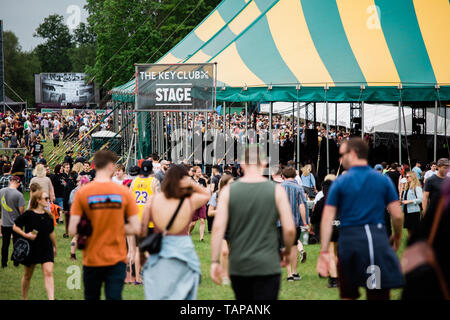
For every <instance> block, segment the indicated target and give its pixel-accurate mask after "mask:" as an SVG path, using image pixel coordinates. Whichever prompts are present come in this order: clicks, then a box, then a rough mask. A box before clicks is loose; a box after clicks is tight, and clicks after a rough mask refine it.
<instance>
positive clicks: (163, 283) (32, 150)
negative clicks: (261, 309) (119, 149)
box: [0, 112, 450, 300]
mask: <svg viewBox="0 0 450 320" xmlns="http://www.w3.org/2000/svg"><path fill="white" fill-rule="evenodd" d="M202 117H204V115H203V114H197V115H196V116H195V119H194V121H204V118H202ZM227 117H230V119H228V120H227V125H230V126H231V128H232V131H233V134H235V135H236V138H242V137H241V134H242V133H243V130H242V128H245V126H246V123H245V118H243V117H242V114H241V115H237V114H236V115H235V116H228V115H227ZM2 119H3V121H2V122H1V125H0V130H2V131H1V136H2V137H9V138H8V139H4V141H8V143H9V144H8V145H7V146H8V147H10V148H20V147H24V148H25V149H26V152H25V153H22V152H21V151H20V150H15V153H14V157H13V159H12V161H11V162H10V161H9V159H8V157H6V156H5V157H3V159H2V160H1V161H0V167H1V172H2V173H3V174H2V176H1V177H0V187H1V189H0V198H1V213H2V217H1V218H2V220H1V225H2V228H1V231H2V268H6V267H7V266H8V261H9V260H10V259H11V258H10V256H9V252H10V251H9V250H10V246H11V238H12V242H13V246H14V250H13V256H12V258H13V259H12V260H13V264H14V265H15V266H18V265H19V264H22V265H24V275H23V278H22V283H21V286H22V297H23V298H24V299H26V298H27V297H28V291H29V287H30V283H31V278H32V275H33V272H34V269H35V266H36V265H37V264H41V265H42V270H43V273H44V279H45V289H46V291H47V295H48V298H49V299H54V298H55V290H54V279H53V265H54V260H55V256H56V254H57V243H58V241H70V243H71V252H70V256H68V257H65V258H67V259H72V260H77V259H78V257H77V250H82V252H83V257H82V263H83V281H84V296H85V299H87V300H98V299H100V295H101V294H100V293H101V288H102V286H104V289H105V297H106V299H113V300H115V299H121V298H122V291H123V288H124V285H126V284H134V285H136V286H140V285H142V286H143V291H144V293H145V297H146V299H152V300H154V299H196V298H197V292H198V288H199V285H200V277H201V268H200V261H199V259H198V257H197V254H196V251H195V246H194V243H193V241H192V236H191V235H192V232H193V230H194V228H195V227H196V225H197V223H198V224H199V226H198V227H199V228H198V229H199V240H200V241H205V233H206V232H209V233H211V261H210V263H211V278H212V280H213V281H214V282H216V283H217V284H219V285H231V287H232V289H233V291H234V293H235V297H236V299H239V300H248V299H277V298H278V293H279V290H280V282H281V281H282V279H281V268H282V267H283V268H284V267H286V272H287V278H286V279H285V280H286V281H288V282H296V281H301V279H302V277H301V269H302V268H301V267H299V262H300V263H302V262H304V261H305V260H306V257H307V252H306V251H307V247H305V244H308V243H317V242H319V243H320V247H321V249H320V253H319V257H318V264H317V271H318V273H319V276H320V277H324V278H328V287H329V288H336V287H338V288H339V290H340V296H341V298H343V299H357V298H358V297H359V291H358V288H359V287H365V288H366V290H367V297H368V299H389V297H390V289H392V288H401V287H404V288H405V289H404V297H411V296H414V295H416V296H420V291H421V287H420V285H421V284H417V283H414V282H411V281H410V278H408V277H407V275H406V276H405V275H403V274H402V269H401V265H400V262H399V259H398V258H397V255H396V254H395V251H396V250H398V248H399V246H400V243H401V241H402V233H403V232H402V229H403V228H405V229H407V230H408V239H406V241H407V242H408V246H409V247H414V245H415V244H417V243H420V242H421V241H422V240H424V239H428V237H429V235H430V233H431V230H432V229H433V230H434V231H433V234H434V235H435V236H433V237H434V242H433V249H434V252H435V257H436V261H437V262H438V264H439V265H440V268H441V270H442V271H443V272H442V273H443V275H444V279H446V280H444V282H445V284H446V286H447V288H448V284H449V280H450V274H449V270H450V263H449V259H448V254H446V253H445V252H446V251H445V250H446V246H445V243H446V241H448V235H449V234H450V233H449V232H448V231H449V229H448V227H449V203H448V199H449V198H450V197H449V195H448V192H449V188H450V187H449V174H450V173H449V170H448V168H449V163H448V159H439V160H438V161H437V162H436V163H435V162H432V163H431V164H430V165H429V167H430V168H429V170H422V168H421V163H420V162H417V163H415V166H414V167H413V168H410V167H409V166H408V165H407V164H401V165H400V164H397V163H392V164H390V165H388V164H386V163H381V164H379V165H376V166H375V167H374V168H372V167H370V166H369V165H368V143H367V141H363V140H362V139H360V138H350V136H349V134H348V132H334V133H333V135H332V136H333V137H334V138H335V139H336V140H337V141H338V142H339V153H340V157H341V163H342V167H341V168H340V169H339V170H338V171H337V172H330V174H329V175H327V176H326V177H325V178H324V179H323V182H321V179H318V177H317V172H316V169H315V168H314V165H313V164H305V165H304V166H302V167H301V168H300V170H297V169H296V163H295V162H294V161H292V160H290V161H287V163H286V164H285V165H280V166H279V167H277V168H275V169H274V170H272V175H271V176H270V177H268V176H264V175H263V174H262V172H263V168H265V167H266V166H267V159H266V158H265V155H264V153H263V152H262V150H261V148H259V147H258V146H255V145H251V146H249V147H247V148H246V149H245V152H244V153H243V155H242V159H238V161H237V162H236V163H234V164H230V165H226V166H224V165H214V166H212V168H210V169H211V173H210V174H208V175H207V174H206V168H205V167H202V166H191V165H189V164H186V163H171V161H169V159H159V157H158V155H157V154H152V155H151V156H149V157H147V158H145V159H141V160H140V161H139V162H138V165H136V166H132V167H130V168H126V167H125V166H123V165H121V164H118V160H119V158H118V156H117V155H116V154H115V153H114V152H112V151H109V150H100V151H97V152H96V153H95V155H94V157H93V161H92V162H89V161H88V160H87V159H86V157H85V156H84V155H83V154H81V153H80V154H77V155H76V156H74V155H73V154H72V153H71V151H70V150H69V151H68V152H67V155H66V158H65V159H64V162H63V163H61V164H58V165H56V166H55V168H54V170H52V169H51V168H49V166H48V164H47V161H46V159H44V158H45V157H44V154H43V151H44V144H43V142H44V141H46V140H49V139H50V140H53V143H54V145H55V147H56V146H57V145H58V144H57V143H56V142H57V140H55V139H62V138H64V137H68V136H69V135H73V134H75V135H77V136H78V137H84V136H85V133H87V132H88V131H89V130H90V128H92V127H93V126H95V124H96V122H98V121H100V120H101V119H100V118H99V117H97V116H95V115H94V114H89V113H87V114H79V115H77V116H75V117H70V118H69V119H66V118H64V117H62V116H55V115H52V116H51V117H48V116H45V115H41V114H35V113H30V114H27V113H26V112H23V113H21V114H18V115H14V116H12V115H11V114H8V113H7V114H5V115H3V118H2ZM216 120H217V125H218V126H219V127H220V126H224V125H225V122H223V118H222V120H221V119H216ZM252 121H256V122H255V123H252V125H256V128H257V130H262V131H264V130H267V128H268V117H267V116H264V115H258V116H255V117H253V118H252ZM192 124H193V122H191V125H192ZM274 124H275V129H276V130H277V134H278V135H279V137H280V141H281V140H284V141H288V140H289V139H291V138H292V137H293V134H294V130H295V127H294V124H293V123H291V120H289V119H282V118H281V117H280V118H277V117H275V118H274ZM110 125H111V123H110V122H109V121H106V122H104V123H102V126H101V127H102V128H104V129H108V128H110V127H109V126H110ZM249 125H250V124H249ZM16 127H17V128H18V129H17V130H15V128H16ZM3 128H4V129H3ZM21 128H22V129H21ZM317 129H318V136H319V139H320V136H321V135H322V134H325V133H324V132H323V131H322V129H321V128H320V127H319V128H317ZM9 130H12V131H13V135H14V136H15V137H16V138H17V139H14V140H13V139H11V136H8V135H10V131H9ZM7 132H8V133H7ZM330 134H331V133H330ZM16 140H17V145H16V144H15V141H16ZM55 141H56V142H55ZM13 142H14V143H13ZM2 143H3V140H2ZM11 143H13V144H12V145H11ZM3 147H6V145H3ZM26 169H31V171H32V178H31V177H30V179H29V181H28V182H27V183H25V181H26V180H27V179H26V177H25V176H26V173H25V171H26ZM268 178H269V179H268ZM24 184H26V185H27V187H26V188H24ZM25 189H29V190H30V201H29V203H28V204H26V203H25V200H24V195H23V192H24V191H25ZM442 199H444V200H442ZM443 201H444V204H442V202H443ZM441 216H442V217H441ZM437 217H439V218H440V222H439V227H438V228H437V229H436V228H433V222H434V221H436V219H438V218H437ZM58 223H65V232H64V234H63V235H62V238H63V239H67V240H60V239H58V237H59V235H58V237H57V235H56V234H55V226H56V225H57V224H58ZM255 230H257V232H255ZM303 235H305V238H304V239H303V237H302V236H303ZM57 239H58V240H57ZM20 240H22V241H25V242H26V243H28V246H29V250H28V252H26V250H25V251H23V250H22V251H20V250H19V249H20V248H21V246H19V245H16V243H19V242H20ZM447 243H448V242H447ZM16 247H17V248H18V249H17V248H16ZM22 248H23V246H22ZM16 249H17V250H16ZM24 252H25V253H24ZM309 256H311V254H310V255H309ZM414 270H415V269H414ZM403 271H404V270H403ZM439 283H442V281H440V282H439ZM437 287H438V288H437V289H436V286H435V287H434V288H433V289H434V290H435V291H436V292H440V290H439V286H437ZM422 294H424V293H422ZM435 296H439V294H438V293H436V294H435Z"/></svg>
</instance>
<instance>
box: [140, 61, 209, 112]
mask: <svg viewBox="0 0 450 320" xmlns="http://www.w3.org/2000/svg"><path fill="white" fill-rule="evenodd" d="M214 71H215V70H214V64H212V63H210V64H136V111H209V110H214V103H215V91H216V88H215V83H216V81H215V72H214Z"/></svg>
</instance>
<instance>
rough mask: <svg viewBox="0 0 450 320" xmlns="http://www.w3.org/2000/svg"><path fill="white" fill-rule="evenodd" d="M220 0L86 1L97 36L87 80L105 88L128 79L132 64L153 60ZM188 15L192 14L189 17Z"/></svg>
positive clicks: (181, 37)
mask: <svg viewBox="0 0 450 320" xmlns="http://www.w3.org/2000/svg"><path fill="white" fill-rule="evenodd" d="M219 2H220V0H207V1H206V0H87V5H86V7H85V8H86V9H87V11H88V12H89V17H88V22H89V24H90V25H91V26H92V28H93V30H94V33H95V34H96V35H97V53H96V58H95V64H94V66H93V67H91V68H89V67H88V68H87V70H88V72H89V74H90V75H91V78H95V80H96V81H97V82H98V83H100V84H104V85H105V86H106V88H107V89H111V88H113V87H114V86H117V85H120V84H123V83H124V82H126V81H128V80H130V78H131V77H132V75H133V74H134V72H135V67H134V63H144V62H147V61H148V62H150V63H153V62H156V61H157V60H158V59H159V58H160V57H161V56H162V55H164V54H165V53H166V52H167V51H168V50H170V49H171V48H172V47H173V46H175V45H176V44H177V43H178V42H179V41H181V40H182V39H183V38H184V37H185V36H186V35H187V34H188V33H189V32H190V31H192V29H193V28H194V27H195V26H196V25H197V24H199V23H200V22H201V21H202V20H203V19H204V18H205V17H206V16H207V15H208V14H209V13H210V12H211V11H212V10H213V9H214V8H215V7H216V6H217V4H218V3H219ZM191 12H193V14H190V13H191Z"/></svg>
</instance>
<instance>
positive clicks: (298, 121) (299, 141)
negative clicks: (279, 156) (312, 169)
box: [295, 101, 301, 172]
mask: <svg viewBox="0 0 450 320" xmlns="http://www.w3.org/2000/svg"><path fill="white" fill-rule="evenodd" d="M300 143H301V137H300V102H299V101H297V155H296V159H295V160H296V162H297V170H298V171H299V172H300Z"/></svg>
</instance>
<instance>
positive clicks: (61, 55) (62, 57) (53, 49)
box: [33, 14, 73, 72]
mask: <svg viewBox="0 0 450 320" xmlns="http://www.w3.org/2000/svg"><path fill="white" fill-rule="evenodd" d="M33 36H34V37H37V38H43V39H45V40H46V41H45V42H44V43H43V44H40V45H38V46H37V47H36V49H35V51H36V54H37V55H38V57H39V60H40V61H41V65H42V69H43V70H45V72H71V71H72V63H71V60H70V58H69V51H70V49H71V48H73V43H72V36H71V34H70V31H69V28H68V27H67V26H66V25H65V24H64V18H63V16H61V15H57V14H54V15H50V16H48V17H47V18H45V19H44V22H43V23H41V24H40V25H39V27H38V28H37V29H36V33H35V34H34V35H33Z"/></svg>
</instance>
